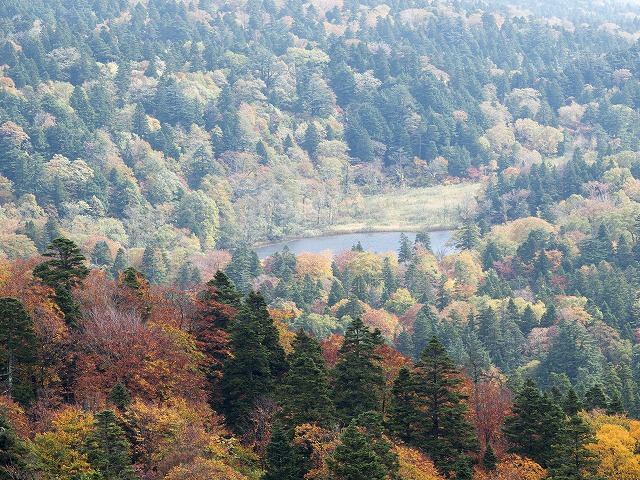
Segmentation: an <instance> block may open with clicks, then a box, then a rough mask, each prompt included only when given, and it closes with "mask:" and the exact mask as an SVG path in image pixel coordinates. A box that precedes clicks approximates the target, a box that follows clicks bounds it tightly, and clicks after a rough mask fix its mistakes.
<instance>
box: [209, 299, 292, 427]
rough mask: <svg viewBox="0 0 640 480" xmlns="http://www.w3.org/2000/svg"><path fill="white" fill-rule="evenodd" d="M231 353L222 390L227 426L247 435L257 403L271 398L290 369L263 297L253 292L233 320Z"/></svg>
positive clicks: (221, 385) (225, 367) (226, 364)
mask: <svg viewBox="0 0 640 480" xmlns="http://www.w3.org/2000/svg"><path fill="white" fill-rule="evenodd" d="M229 331H230V333H231V353H232V355H231V356H230V357H229V358H228V360H227V361H226V362H225V364H224V367H223V375H222V379H221V381H220V389H221V392H222V397H223V404H222V410H223V412H224V413H225V415H226V419H227V424H228V425H229V426H230V427H231V428H232V429H233V430H235V431H236V432H240V433H241V432H244V431H245V430H246V428H247V427H248V424H247V422H248V418H249V414H250V412H251V411H252V409H253V408H254V407H255V402H256V401H258V400H260V399H262V398H267V397H271V396H273V394H274V391H275V385H276V380H277V379H278V378H280V377H281V376H282V375H283V374H284V373H285V372H286V369H287V362H286V358H285V354H284V349H283V348H282V346H281V345H280V341H279V334H278V330H277V328H276V326H275V325H274V324H273V319H271V316H270V315H269V312H267V309H266V304H265V303H264V299H263V298H262V296H261V295H260V294H257V293H250V294H249V296H248V297H247V300H246V301H245V303H244V304H243V305H242V307H241V308H240V310H239V311H238V313H237V314H236V316H235V317H234V320H233V322H232V323H231V327H230V328H229Z"/></svg>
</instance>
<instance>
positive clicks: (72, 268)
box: [33, 238, 89, 325]
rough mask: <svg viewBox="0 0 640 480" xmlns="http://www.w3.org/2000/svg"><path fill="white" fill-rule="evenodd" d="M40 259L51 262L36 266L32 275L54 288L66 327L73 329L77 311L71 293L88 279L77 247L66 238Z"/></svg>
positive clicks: (54, 297) (54, 244) (50, 248)
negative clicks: (67, 325) (69, 326)
mask: <svg viewBox="0 0 640 480" xmlns="http://www.w3.org/2000/svg"><path fill="white" fill-rule="evenodd" d="M42 256H44V257H48V258H51V260H46V261H44V262H42V263H40V264H39V265H36V267H35V268H34V269H33V275H34V276H35V277H38V278H40V279H41V280H42V283H44V284H45V285H47V286H49V287H51V288H53V290H54V292H55V293H54V296H53V300H54V301H55V302H56V304H57V305H58V306H59V307H60V310H62V313H64V315H65V320H66V322H67V324H69V325H76V322H77V320H78V319H79V317H80V311H79V310H78V305H76V303H75V302H74V301H73V297H72V295H71V290H72V289H73V287H76V286H78V285H80V284H81V283H82V280H84V279H85V278H86V277H87V275H89V269H88V268H87V267H86V265H85V257H84V255H83V254H82V253H81V252H80V249H79V248H78V246H77V245H76V244H75V243H73V242H72V241H71V240H69V239H66V238H57V239H56V240H54V241H53V242H51V244H49V245H48V246H47V251H46V252H45V253H43V254H42Z"/></svg>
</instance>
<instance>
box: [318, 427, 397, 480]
mask: <svg viewBox="0 0 640 480" xmlns="http://www.w3.org/2000/svg"><path fill="white" fill-rule="evenodd" d="M327 463H328V465H329V470H330V471H331V472H333V473H334V474H335V475H336V478H337V479H340V480H385V479H387V478H388V475H389V473H390V472H389V470H388V468H387V466H386V465H385V464H384V461H383V459H382V458H380V457H379V456H378V455H377V454H376V452H375V450H374V448H373V446H372V445H371V443H370V440H369V438H368V436H367V435H366V434H365V433H363V432H361V431H359V430H358V428H357V427H356V425H355V424H353V423H352V424H350V425H349V426H348V427H347V428H345V429H344V430H343V432H342V434H341V435H340V443H339V444H338V445H337V446H336V448H335V451H334V453H333V456H332V457H331V458H329V459H328V460H327Z"/></svg>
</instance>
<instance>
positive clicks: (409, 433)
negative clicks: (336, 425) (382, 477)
mask: <svg viewBox="0 0 640 480" xmlns="http://www.w3.org/2000/svg"><path fill="white" fill-rule="evenodd" d="M461 383H462V377H461V375H460V372H459V371H458V370H457V369H456V366H455V363H454V362H453V361H452V360H451V359H450V358H449V356H448V355H447V353H446V350H445V348H444V346H443V345H442V344H441V343H440V341H439V340H438V338H437V337H435V336H434V337H433V338H432V339H431V340H430V341H429V344H428V345H427V347H426V348H425V349H424V351H423V352H422V353H421V355H420V359H419V360H418V361H417V362H416V364H415V370H414V371H413V372H410V371H409V370H408V369H406V368H405V369H403V370H401V371H400V374H399V375H398V378H397V379H396V382H395V384H394V388H393V398H392V404H391V412H390V420H389V427H390V429H391V430H392V432H393V433H394V434H395V435H397V436H398V437H399V438H401V439H403V440H404V441H406V442H407V443H409V444H411V445H414V446H416V447H419V448H421V449H423V450H424V451H425V452H426V453H427V454H428V455H429V456H430V457H431V458H432V459H433V461H434V463H435V465H436V466H437V467H438V469H440V470H441V471H442V472H444V473H446V474H447V475H448V474H450V473H451V472H453V471H456V470H458V469H464V472H467V467H468V465H467V467H464V465H462V464H461V462H462V463H464V462H467V463H468V461H467V460H466V456H465V455H466V453H471V452H475V451H477V450H478V441H477V439H476V435H475V432H474V430H473V426H472V425H471V424H470V423H469V422H468V421H467V419H466V418H465V415H466V412H467V409H468V407H467V405H466V404H465V402H464V400H465V399H466V397H465V396H464V395H463V394H462V393H461V392H460V386H461ZM461 471H462V470H461ZM465 474H466V473H465Z"/></svg>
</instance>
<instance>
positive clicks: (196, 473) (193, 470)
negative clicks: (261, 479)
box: [164, 458, 248, 480]
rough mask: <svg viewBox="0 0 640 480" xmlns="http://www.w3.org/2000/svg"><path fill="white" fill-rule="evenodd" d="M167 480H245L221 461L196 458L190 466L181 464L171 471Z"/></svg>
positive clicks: (166, 477)
mask: <svg viewBox="0 0 640 480" xmlns="http://www.w3.org/2000/svg"><path fill="white" fill-rule="evenodd" d="M164 478H165V480H211V479H214V478H215V479H216V480H245V479H247V478H248V477H245V476H244V475H242V474H241V473H239V472H237V471H235V470H234V469H233V468H231V467H230V466H228V465H227V464H225V463H223V462H221V461H220V460H207V459H205V458H196V459H195V460H194V461H193V462H190V463H188V464H181V465H178V466H177V467H174V468H172V469H171V471H170V472H169V473H168V474H167V476H165V477H164Z"/></svg>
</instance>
